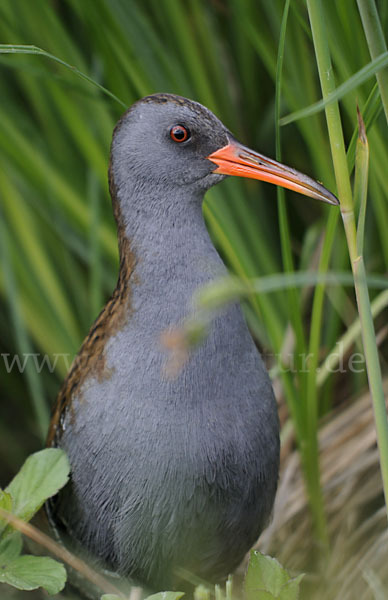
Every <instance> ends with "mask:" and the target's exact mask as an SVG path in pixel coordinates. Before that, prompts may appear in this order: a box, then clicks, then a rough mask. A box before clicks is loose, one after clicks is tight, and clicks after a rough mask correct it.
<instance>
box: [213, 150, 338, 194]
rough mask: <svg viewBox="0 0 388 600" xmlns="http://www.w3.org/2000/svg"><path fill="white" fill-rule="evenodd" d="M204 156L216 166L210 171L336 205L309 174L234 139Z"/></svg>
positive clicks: (327, 192) (327, 191) (326, 191)
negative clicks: (255, 180)
mask: <svg viewBox="0 0 388 600" xmlns="http://www.w3.org/2000/svg"><path fill="white" fill-rule="evenodd" d="M207 158H208V159H209V160H211V161H212V162H214V163H215V164H216V165H217V167H218V168H217V169H215V170H214V171H213V173H220V174H222V175H238V176H239V177H249V178H250V179H260V180H261V181H268V182H269V183H274V184H275V185H281V186H282V187H285V188H288V189H289V190H294V191H295V192H299V193H300V194H304V195H305V196H310V197H311V198H316V199H317V200H322V201H323V202H327V203H328V204H339V202H338V199H337V198H336V197H335V196H334V194H332V193H331V192H329V190H327V189H326V188H325V187H323V185H321V184H320V183H318V182H317V181H314V179H311V177H308V176H307V175H304V174H303V173H300V172H299V171H296V170H295V169H292V168H291V167H287V166H286V165H283V164H281V163H278V162H276V160H272V158H267V157H266V156H263V154H259V153H258V152H254V151H253V150H250V149H249V148H246V147H245V146H242V145H240V144H239V143H238V142H236V141H234V140H233V141H231V142H230V143H229V144H228V145H227V146H224V147H223V148H220V149H219V150H216V151H215V152H213V153H212V154H210V155H209V156H208V157H207Z"/></svg>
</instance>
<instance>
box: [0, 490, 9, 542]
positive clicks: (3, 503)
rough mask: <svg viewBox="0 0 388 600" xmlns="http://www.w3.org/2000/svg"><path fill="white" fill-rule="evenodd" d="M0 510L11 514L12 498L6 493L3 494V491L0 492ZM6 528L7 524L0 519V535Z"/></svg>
mask: <svg viewBox="0 0 388 600" xmlns="http://www.w3.org/2000/svg"><path fill="white" fill-rule="evenodd" d="M0 508H2V509H3V510H7V511H8V512H12V496H11V495H10V494H8V493H7V492H3V490H0ZM6 527H7V523H6V522H5V521H2V520H1V519H0V534H1V533H2V532H3V531H4V529H5V528H6Z"/></svg>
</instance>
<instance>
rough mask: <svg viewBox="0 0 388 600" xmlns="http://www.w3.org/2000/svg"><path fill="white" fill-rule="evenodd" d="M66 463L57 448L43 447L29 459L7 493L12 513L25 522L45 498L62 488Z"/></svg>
mask: <svg viewBox="0 0 388 600" xmlns="http://www.w3.org/2000/svg"><path fill="white" fill-rule="evenodd" d="M69 471H70V466H69V461H68V459H67V456H66V454H65V453H64V452H63V451H62V450H59V449H58V448H46V449H45V450H41V451H40V452H36V453H35V454H32V455H31V456H29V457H28V458H27V460H26V462H25V463H24V465H23V466H22V468H21V469H20V471H19V473H18V474H17V475H16V476H15V477H14V479H13V480H12V481H11V483H10V484H9V486H8V487H7V489H6V491H7V492H8V493H9V494H11V496H12V500H13V513H14V514H15V515H16V516H17V517H19V518H20V519H23V520H24V521H28V520H29V519H31V517H32V516H33V515H34V514H35V513H36V512H37V511H38V510H39V509H40V507H41V506H42V505H43V504H44V502H45V501H46V500H47V498H50V497H51V496H53V495H54V494H56V493H57V491H58V490H59V489H61V488H62V487H63V486H64V485H65V483H66V482H67V481H68V478H69Z"/></svg>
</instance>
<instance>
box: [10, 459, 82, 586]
mask: <svg viewBox="0 0 388 600" xmlns="http://www.w3.org/2000/svg"><path fill="white" fill-rule="evenodd" d="M69 470H70V469H69V463H68V460H67V457H66V455H65V453H64V452H63V451H62V450H59V449H56V448H49V449H46V450H41V451H40V452H37V453H36V454H33V455H32V456H30V457H29V458H28V459H27V460H26V462H25V463H24V465H23V466H22V468H21V470H20V471H19V473H18V474H17V475H16V476H15V477H14V479H13V480H12V481H11V483H10V484H9V486H8V487H7V489H6V491H5V492H3V491H1V490H0V508H1V509H3V510H4V511H7V512H8V513H11V514H12V515H13V516H15V517H17V518H19V519H21V520H22V521H24V522H27V521H29V520H30V519H31V518H32V517H33V515H34V514H35V513H36V512H37V511H38V510H39V509H40V508H41V507H42V505H43V503H44V502H45V501H46V500H47V499H48V498H50V497H51V496H53V495H54V494H55V493H56V492H57V491H58V490H59V489H60V488H61V487H63V486H64V485H65V484H66V482H67V480H68V476H69ZM22 546H23V542H22V536H21V534H20V532H19V531H15V530H14V529H13V528H12V526H11V525H9V526H7V524H6V522H5V521H4V519H0V583H7V584H8V585H10V586H13V587H15V588H17V589H19V590H35V589H37V588H39V587H42V588H44V589H45V590H46V591H47V592H48V593H49V594H57V593H58V592H60V591H61V590H62V589H63V587H64V585H65V581H66V571H65V568H64V566H63V565H62V564H60V563H58V562H57V561H55V560H53V559H52V558H48V557H41V556H39V557H38V556H29V555H22V554H21V552H22Z"/></svg>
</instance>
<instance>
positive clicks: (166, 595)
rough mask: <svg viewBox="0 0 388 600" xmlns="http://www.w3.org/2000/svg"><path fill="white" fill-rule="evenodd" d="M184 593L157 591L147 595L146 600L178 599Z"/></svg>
mask: <svg viewBox="0 0 388 600" xmlns="http://www.w3.org/2000/svg"><path fill="white" fill-rule="evenodd" d="M184 595H185V594H184V592H158V593H157V594H152V595H151V596H148V597H147V598H146V600H179V599H180V598H182V597H183V596H184Z"/></svg>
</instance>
